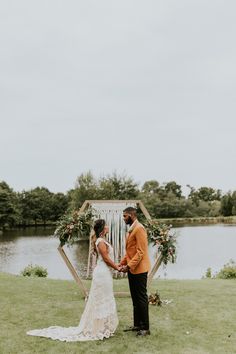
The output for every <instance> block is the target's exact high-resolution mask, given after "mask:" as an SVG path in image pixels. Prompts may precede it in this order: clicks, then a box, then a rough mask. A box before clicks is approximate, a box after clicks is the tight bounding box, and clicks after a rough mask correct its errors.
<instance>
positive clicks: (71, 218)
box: [54, 208, 93, 246]
mask: <svg viewBox="0 0 236 354" xmlns="http://www.w3.org/2000/svg"><path fill="white" fill-rule="evenodd" d="M92 217H93V211H92V209H91V208H89V209H87V210H86V211H85V212H83V213H80V212H79V211H78V210H75V211H73V212H72V213H67V214H65V215H63V216H62V217H61V218H60V220H59V221H58V223H57V228H56V230H55V233H54V235H55V236H56V237H58V238H59V240H60V245H61V246H64V245H65V244H66V243H68V244H73V243H75V242H76V241H78V240H79V239H81V238H87V239H88V238H89V235H90V230H91V228H92V224H93V219H92Z"/></svg>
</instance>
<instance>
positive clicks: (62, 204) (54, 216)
mask: <svg viewBox="0 0 236 354" xmlns="http://www.w3.org/2000/svg"><path fill="white" fill-rule="evenodd" d="M51 198H52V199H51V213H50V214H51V216H50V219H51V220H52V221H57V220H58V219H59V218H60V217H61V216H62V215H63V214H64V213H65V212H66V210H67V208H68V197H67V196H66V195H65V194H63V193H56V194H53V195H52V197H51Z"/></svg>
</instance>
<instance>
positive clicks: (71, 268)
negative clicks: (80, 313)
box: [57, 246, 88, 298]
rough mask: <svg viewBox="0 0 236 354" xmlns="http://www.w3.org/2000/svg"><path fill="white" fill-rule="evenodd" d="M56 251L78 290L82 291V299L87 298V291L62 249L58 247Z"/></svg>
mask: <svg viewBox="0 0 236 354" xmlns="http://www.w3.org/2000/svg"><path fill="white" fill-rule="evenodd" d="M57 249H58V251H59V253H60V255H61V257H62V259H63V260H64V262H65V264H66V265H67V267H68V269H69V271H70V273H71V275H72V276H73V278H74V280H75V281H76V283H77V284H78V285H79V287H80V289H81V290H82V292H83V295H84V297H85V298H86V297H87V296H88V290H87V289H86V288H85V286H84V284H83V282H82V280H81V279H80V277H79V275H78V274H77V272H76V270H75V268H74V267H73V265H72V264H71V262H70V260H69V258H68V257H67V255H66V253H65V251H64V249H63V248H62V247H61V246H59V247H58V248H57Z"/></svg>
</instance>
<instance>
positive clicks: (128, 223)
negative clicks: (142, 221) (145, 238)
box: [127, 216, 133, 226]
mask: <svg viewBox="0 0 236 354" xmlns="http://www.w3.org/2000/svg"><path fill="white" fill-rule="evenodd" d="M132 224H133V220H132V218H131V216H129V218H128V220H127V225H129V226H131V225H132Z"/></svg>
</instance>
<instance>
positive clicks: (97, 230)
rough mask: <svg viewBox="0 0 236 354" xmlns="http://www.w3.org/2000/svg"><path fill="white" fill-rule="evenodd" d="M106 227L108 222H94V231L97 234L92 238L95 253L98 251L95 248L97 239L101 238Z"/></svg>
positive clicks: (101, 220) (102, 220)
mask: <svg viewBox="0 0 236 354" xmlns="http://www.w3.org/2000/svg"><path fill="white" fill-rule="evenodd" d="M105 225H106V221H105V220H104V219H97V220H95V222H94V225H93V229H94V232H95V234H94V235H93V237H92V250H93V252H94V253H97V249H96V246H95V242H96V239H97V238H98V237H99V236H100V234H101V232H102V231H103V229H104V227H105Z"/></svg>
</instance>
